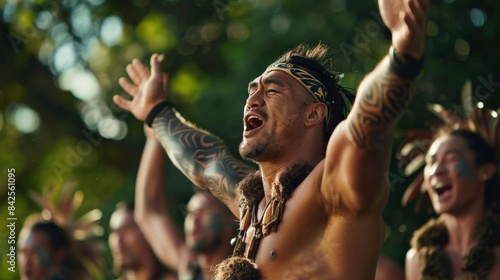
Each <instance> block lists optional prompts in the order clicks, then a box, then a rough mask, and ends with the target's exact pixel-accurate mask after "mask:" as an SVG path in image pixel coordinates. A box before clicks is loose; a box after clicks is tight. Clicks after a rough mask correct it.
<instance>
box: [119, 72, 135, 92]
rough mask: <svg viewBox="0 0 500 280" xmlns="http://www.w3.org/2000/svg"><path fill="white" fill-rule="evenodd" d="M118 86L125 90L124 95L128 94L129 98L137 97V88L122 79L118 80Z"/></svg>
mask: <svg viewBox="0 0 500 280" xmlns="http://www.w3.org/2000/svg"><path fill="white" fill-rule="evenodd" d="M118 84H120V86H121V87H122V88H123V90H125V92H126V93H128V94H130V96H132V97H135V96H136V95H137V90H138V89H137V86H135V85H133V84H132V83H130V82H129V81H128V80H127V79H125V78H124V77H121V78H120V79H118Z"/></svg>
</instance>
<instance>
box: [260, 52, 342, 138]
mask: <svg viewBox="0 0 500 280" xmlns="http://www.w3.org/2000/svg"><path fill="white" fill-rule="evenodd" d="M299 66H302V68H300V67H299ZM303 68H306V69H308V70H309V69H310V70H312V71H314V72H317V73H320V75H318V74H316V75H315V74H313V73H310V72H307V71H306V70H304V69H303ZM311 68H312V69H311ZM266 70H267V71H270V70H274V71H283V72H285V73H287V74H289V75H290V76H292V77H293V78H294V79H295V80H297V81H298V82H299V83H300V84H301V85H302V86H303V87H304V88H306V89H307V91H308V92H309V93H310V94H311V95H312V97H313V98H314V100H316V102H321V103H324V104H326V105H327V110H328V111H327V117H326V126H327V127H328V128H330V126H331V125H332V123H333V112H332V111H333V110H332V109H333V108H332V107H333V104H332V103H333V101H331V98H327V95H328V94H329V90H328V89H327V85H328V81H327V80H326V79H327V78H330V79H332V81H330V83H331V82H333V83H334V84H335V85H336V81H335V78H334V77H333V75H331V74H330V73H329V72H328V71H326V70H325V69H324V68H323V67H322V66H321V65H320V64H319V63H318V62H316V61H314V60H312V59H308V58H304V57H298V56H292V57H291V58H290V62H280V63H275V64H272V65H270V66H269V67H267V69H266ZM312 71H311V72H312ZM333 91H334V90H332V92H331V94H334V92H333ZM329 130H330V129H329Z"/></svg>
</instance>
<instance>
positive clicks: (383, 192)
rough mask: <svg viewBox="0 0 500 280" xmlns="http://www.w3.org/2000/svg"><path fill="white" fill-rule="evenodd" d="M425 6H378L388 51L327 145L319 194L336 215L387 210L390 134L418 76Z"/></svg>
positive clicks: (414, 2)
mask: <svg viewBox="0 0 500 280" xmlns="http://www.w3.org/2000/svg"><path fill="white" fill-rule="evenodd" d="M428 5H429V3H428V0H404V1H400V0H397V1H396V0H379V8H380V12H381V15H382V19H383V20H384V23H385V24H386V25H387V27H388V28H389V29H390V31H391V33H392V47H391V50H390V51H389V54H388V55H387V56H386V57H385V58H384V59H383V60H382V61H381V62H380V63H379V64H378V65H377V66H376V68H375V69H374V70H373V71H372V72H371V73H370V74H368V75H367V76H366V77H365V78H364V79H363V81H362V82H361V84H360V86H359V87H358V93H357V96H356V101H355V103H354V105H353V108H352V110H351V112H350V114H349V116H348V117H347V119H346V120H345V121H344V122H343V123H341V124H340V125H339V127H338V128H337V129H336V130H335V131H334V133H333V135H332V138H331V139H330V142H329V145H328V148H327V156H326V161H325V173H324V177H323V183H322V193H323V195H324V197H325V198H326V199H327V201H329V202H331V204H332V205H337V206H338V207H339V208H336V209H344V210H345V209H347V211H352V212H351V213H364V212H367V211H368V212H371V211H373V210H376V211H375V213H380V212H381V211H382V209H383V207H384V206H385V203H386V201H387V195H388V183H387V178H386V177H387V171H388V169H389V163H390V155H391V154H390V153H391V150H390V148H391V143H392V137H393V136H392V134H393V131H394V127H395V125H396V123H397V120H398V119H399V117H400V116H401V114H402V112H403V111H404V109H405V108H406V107H407V105H408V103H409V101H410V99H411V95H412V91H413V84H414V79H415V78H416V77H417V75H418V74H419V73H420V70H421V66H422V64H421V62H422V58H423V55H424V49H425V42H424V39H425V25H426V20H427V9H428ZM338 147H343V149H342V150H340V149H339V148H338ZM332 186H335V187H334V188H332ZM330 200H333V201H330Z"/></svg>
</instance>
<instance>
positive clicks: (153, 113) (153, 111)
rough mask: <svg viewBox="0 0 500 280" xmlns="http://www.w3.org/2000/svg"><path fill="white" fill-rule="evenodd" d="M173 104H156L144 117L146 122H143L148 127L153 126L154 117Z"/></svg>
mask: <svg viewBox="0 0 500 280" xmlns="http://www.w3.org/2000/svg"><path fill="white" fill-rule="evenodd" d="M172 106H173V104H172V103H170V102H168V101H162V102H160V103H158V104H156V105H155V106H154V107H153V109H151V111H149V113H148V115H147V116H146V120H145V121H144V122H145V123H146V124H147V125H148V126H149V127H151V125H153V120H154V119H155V117H156V115H158V113H159V112H160V111H161V110H163V108H165V107H172Z"/></svg>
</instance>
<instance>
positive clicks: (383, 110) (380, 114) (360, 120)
mask: <svg viewBox="0 0 500 280" xmlns="http://www.w3.org/2000/svg"><path fill="white" fill-rule="evenodd" d="M377 76H378V77H377ZM377 76H375V77H373V76H372V79H371V81H370V82H369V83H367V84H369V86H367V87H365V88H364V90H363V91H362V92H360V93H359V96H358V98H359V101H358V102H357V103H356V106H357V108H356V107H355V108H353V112H352V113H353V114H354V115H353V116H350V118H349V122H348V126H349V132H350V134H351V136H352V139H353V140H354V142H355V144H356V145H357V146H359V147H370V146H371V144H372V143H371V142H372V141H373V140H374V139H379V138H380V137H379V136H381V135H382V134H383V133H386V132H388V131H389V130H390V129H391V127H392V125H393V124H394V123H395V121H396V119H397V118H398V117H399V116H400V115H401V113H402V112H403V110H404V109H405V108H406V106H407V105H408V103H409V100H410V96H411V88H412V84H413V82H412V81H407V80H401V79H400V78H398V77H397V76H395V75H393V74H390V73H385V74H383V75H377ZM365 82H368V81H365Z"/></svg>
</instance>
